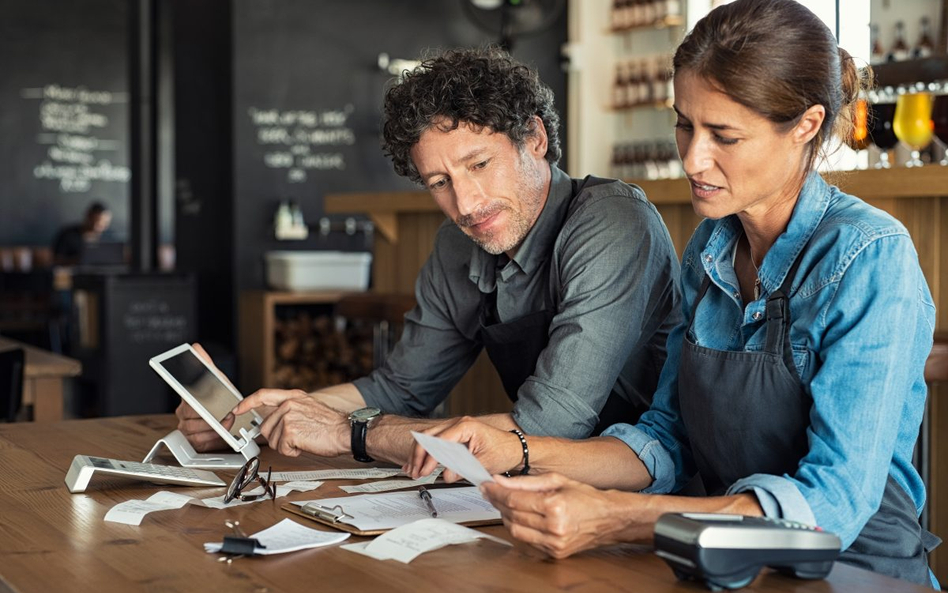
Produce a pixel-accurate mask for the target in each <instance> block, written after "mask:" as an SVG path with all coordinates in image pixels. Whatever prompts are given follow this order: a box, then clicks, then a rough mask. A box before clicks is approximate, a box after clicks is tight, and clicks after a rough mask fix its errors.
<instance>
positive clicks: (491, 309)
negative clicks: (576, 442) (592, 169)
mask: <svg viewBox="0 0 948 593" xmlns="http://www.w3.org/2000/svg"><path fill="white" fill-rule="evenodd" d="M572 182H573V193H572V198H575V197H576V196H577V195H578V194H579V192H581V191H583V190H584V189H588V188H590V187H593V186H596V185H600V184H603V183H612V180H611V179H601V178H598V177H592V176H590V177H586V178H585V179H584V180H583V181H582V182H581V183H580V182H579V181H577V180H576V179H573V180H572ZM572 198H571V199H572ZM549 265H550V259H547V263H546V268H547V269H548V268H549ZM544 273H547V275H549V272H544ZM546 295H547V297H546V302H545V303H544V307H543V309H542V310H540V311H536V312H534V313H528V314H527V315H524V316H522V317H519V318H517V319H513V320H511V321H508V322H506V323H502V322H500V318H499V316H498V314H497V289H496V288H494V291H493V292H490V293H481V313H480V318H481V323H480V330H479V333H478V335H479V340H480V342H481V343H482V344H483V345H484V349H485V350H486V351H487V356H488V357H490V361H491V363H492V364H493V365H494V368H495V369H497V374H498V375H500V380H501V382H502V383H503V385H504V391H505V392H506V393H507V397H509V398H510V401H512V402H516V401H517V392H518V391H519V390H520V387H521V386H522V385H523V384H524V383H525V382H526V380H527V378H528V377H530V376H531V375H533V374H534V372H535V370H536V366H537V360H539V358H540V353H541V352H543V349H544V348H546V345H547V342H548V341H549V338H550V323H551V322H552V321H553V315H554V314H555V312H556V310H555V306H554V305H553V303H552V302H550V291H549V290H548V291H546ZM647 409H648V405H645V403H644V402H642V403H633V402H630V401H629V400H628V399H626V398H625V397H623V396H622V395H621V394H620V393H619V392H618V391H617V390H616V389H615V388H613V390H612V392H611V393H610V394H609V398H608V399H607V400H606V404H605V406H603V408H602V410H600V412H599V423H598V424H597V425H596V427H595V428H594V429H593V433H592V435H593V436H596V435H599V434H600V433H601V432H602V431H604V430H605V429H607V428H608V427H610V426H612V425H613V424H616V423H618V422H628V423H633V424H634V423H635V421H636V420H638V417H639V416H641V415H642V413H643V412H644V411H645V410H647Z"/></svg>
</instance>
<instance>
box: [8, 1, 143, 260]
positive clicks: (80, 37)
mask: <svg viewBox="0 0 948 593" xmlns="http://www.w3.org/2000/svg"><path fill="white" fill-rule="evenodd" d="M127 6H128V5H127V3H126V2H124V1H123V0H82V1H81V2H76V1H74V0H36V1H28V2H27V1H23V0H0V15H2V17H0V72H2V73H3V75H2V76H0V179H2V180H3V182H2V183H0V211H2V212H3V216H2V217H0V244H26V245H37V244H39V245H45V244H48V243H49V242H51V241H52V239H53V236H54V235H55V233H56V231H57V229H58V228H59V227H60V226H62V225H64V224H67V223H75V222H78V221H79V220H81V218H82V215H83V212H84V211H85V209H86V207H87V206H88V204H89V203H90V202H91V201H93V200H98V201H102V202H104V203H106V204H107V205H108V206H109V207H110V209H111V210H112V213H113V223H112V225H113V226H112V230H113V235H114V236H115V238H116V239H119V240H124V239H125V238H126V237H125V236H126V228H127V210H128V208H127V203H128V182H129V178H130V170H129V166H128V165H129V158H128V141H127V135H128V88H127V87H128V83H127V80H128V76H127V69H128V61H127V57H126V56H127V51H126V50H127V48H126V45H127V23H126V19H127V14H128V8H127Z"/></svg>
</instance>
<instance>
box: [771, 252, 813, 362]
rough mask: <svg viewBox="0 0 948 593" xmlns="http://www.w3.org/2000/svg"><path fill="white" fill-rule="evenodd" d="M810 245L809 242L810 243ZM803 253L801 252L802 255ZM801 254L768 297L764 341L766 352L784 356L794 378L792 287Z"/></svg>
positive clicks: (784, 360)
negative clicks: (791, 326) (791, 327)
mask: <svg viewBox="0 0 948 593" xmlns="http://www.w3.org/2000/svg"><path fill="white" fill-rule="evenodd" d="M808 243H809V242H808ZM802 253H803V251H802V250H801V251H800V254H802ZM800 254H798V255H797V258H796V259H795V260H793V265H792V266H790V270H789V271H788V272H787V275H786V276H785V277H784V279H783V283H782V284H781V285H780V288H778V289H777V290H775V291H774V292H772V293H771V294H770V296H768V297H767V303H766V305H765V309H764V312H765V323H766V324H767V337H766V339H765V341H764V351H765V352H770V353H773V354H780V355H782V358H783V362H784V365H786V367H787V370H789V371H790V372H791V374H792V375H793V376H794V377H797V378H799V376H798V375H797V366H796V364H795V363H794V362H793V347H792V346H791V345H790V287H791V286H792V285H793V280H794V278H795V277H796V275H797V269H798V268H799V267H800V259H801V257H800Z"/></svg>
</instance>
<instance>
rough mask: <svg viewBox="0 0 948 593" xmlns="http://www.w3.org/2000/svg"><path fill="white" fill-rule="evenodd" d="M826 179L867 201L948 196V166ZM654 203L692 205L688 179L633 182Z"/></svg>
mask: <svg viewBox="0 0 948 593" xmlns="http://www.w3.org/2000/svg"><path fill="white" fill-rule="evenodd" d="M824 177H825V178H826V179H827V181H829V182H830V183H832V184H833V185H837V186H839V188H840V189H842V190H843V191H845V192H846V193H849V194H852V195H854V196H857V197H859V198H861V199H863V200H875V199H884V198H932V197H940V196H948V167H942V166H941V165H926V166H924V167H916V168H909V167H893V168H891V169H866V170H859V171H832V172H829V173H826V174H825V175H824ZM628 182H629V183H634V184H635V185H638V186H639V187H641V188H642V189H643V190H645V194H646V195H647V196H648V199H649V201H650V202H652V203H653V204H689V203H691V189H690V187H689V184H688V180H687V179H655V180H651V179H630V180H628Z"/></svg>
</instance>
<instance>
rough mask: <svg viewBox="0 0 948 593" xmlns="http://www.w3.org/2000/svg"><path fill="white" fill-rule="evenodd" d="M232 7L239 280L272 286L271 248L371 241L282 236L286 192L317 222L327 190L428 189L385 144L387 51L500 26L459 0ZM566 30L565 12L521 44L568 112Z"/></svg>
mask: <svg viewBox="0 0 948 593" xmlns="http://www.w3.org/2000/svg"><path fill="white" fill-rule="evenodd" d="M465 1H466V0H465ZM233 10H234V14H233V24H234V37H233V39H234V79H233V90H234V102H233V126H234V127H233V130H234V138H233V142H234V177H233V183H234V185H233V191H234V199H235V221H236V227H235V230H236V235H237V241H236V245H235V255H236V262H235V263H236V270H237V275H236V286H237V288H238V289H248V288H262V287H263V283H264V265H263V254H264V253H265V252H267V251H269V250H275V249H326V248H333V249H343V250H346V249H359V248H363V245H362V243H361V238H359V237H355V238H353V237H347V236H345V235H341V236H337V237H333V236H330V237H329V238H319V237H318V236H313V237H311V238H310V239H308V240H307V241H303V242H284V241H276V240H275V239H273V233H272V222H273V215H274V212H275V211H276V208H277V206H278V204H279V202H280V201H281V200H286V199H292V200H294V201H296V202H297V203H298V204H300V206H301V208H302V210H303V213H304V214H305V216H306V219H307V221H308V222H309V223H310V224H312V223H315V222H316V220H317V219H318V218H319V217H320V216H322V215H323V208H322V200H323V196H324V195H325V194H327V193H336V192H359V191H389V190H404V189H418V187H417V186H415V185H414V184H412V183H410V182H408V181H407V180H405V179H403V178H401V177H398V176H397V175H396V174H395V173H394V171H393V170H392V167H391V164H390V162H389V161H388V159H387V158H386V157H385V156H384V155H383V154H382V151H381V149H380V147H379V120H380V110H381V104H382V99H383V93H384V87H385V83H386V81H388V80H389V79H390V78H391V75H390V74H388V73H387V72H383V71H381V70H380V68H379V67H378V57H379V54H380V53H386V54H388V55H389V56H390V57H391V58H402V59H417V57H418V56H419V55H420V54H421V53H422V52H423V51H424V50H426V49H429V48H448V47H465V46H474V45H480V44H483V43H486V42H489V41H496V40H497V39H498V36H497V35H492V34H490V33H487V32H485V31H482V30H480V29H478V28H476V27H475V26H474V25H473V24H472V23H471V22H470V21H469V20H468V19H467V17H466V16H465V15H464V13H463V10H462V5H461V0H413V1H411V2H404V1H403V2H392V1H391V0H360V1H358V2H352V1H351V0H323V1H321V2H319V3H314V2H312V1H310V0H253V1H250V0H245V1H236V2H235V3H234V5H233ZM566 33H567V31H566V14H565V12H564V14H563V15H562V17H561V18H560V19H559V21H558V22H557V23H556V24H555V26H553V27H552V28H551V29H550V30H549V31H548V32H546V33H543V34H539V35H537V36H533V37H525V38H522V39H518V40H517V41H516V45H515V47H514V55H515V56H516V57H517V58H518V59H520V60H522V61H525V62H528V63H531V64H532V65H534V66H535V67H537V68H538V70H539V72H540V75H541V78H542V79H543V80H544V81H545V82H546V83H547V84H548V85H550V86H551V87H552V88H553V91H554V93H555V94H556V97H557V103H558V106H559V110H560V113H561V114H564V115H565V113H566V109H565V97H566V75H565V73H564V72H563V70H562V69H561V68H560V60H559V48H560V47H561V45H562V44H563V43H565V41H566ZM561 134H565V129H564V130H561ZM563 144H564V146H565V138H564V142H563ZM562 162H564V163H565V162H566V161H565V156H564V159H563V161H562Z"/></svg>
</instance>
